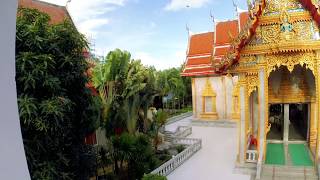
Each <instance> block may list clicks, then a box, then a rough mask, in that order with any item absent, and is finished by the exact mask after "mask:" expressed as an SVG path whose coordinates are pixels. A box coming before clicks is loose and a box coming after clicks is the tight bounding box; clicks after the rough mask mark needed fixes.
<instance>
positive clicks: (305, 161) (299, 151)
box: [288, 144, 313, 166]
mask: <svg viewBox="0 0 320 180" xmlns="http://www.w3.org/2000/svg"><path fill="white" fill-rule="evenodd" d="M288 149H289V154H290V157H291V161H292V165H294V166H312V165H313V163H312V160H311V158H310V154H309V152H308V149H307V148H306V146H305V145H304V144H289V146H288Z"/></svg>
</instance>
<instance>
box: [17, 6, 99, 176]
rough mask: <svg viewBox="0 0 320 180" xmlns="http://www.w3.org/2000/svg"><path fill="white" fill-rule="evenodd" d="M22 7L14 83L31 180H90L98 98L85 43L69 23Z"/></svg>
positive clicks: (93, 159)
mask: <svg viewBox="0 0 320 180" xmlns="http://www.w3.org/2000/svg"><path fill="white" fill-rule="evenodd" d="M49 20H50V18H49V16H48V15H47V14H44V13H41V12H39V11H37V10H31V9H20V10H19V16H18V18H17V32H16V83H17V93H18V94H17V95H18V106H19V113H20V123H21V128H22V136H23V141H24V147H25V152H26V157H27V162H28V166H29V170H30V173H31V177H32V179H48V180H51V179H54V180H55V179H88V178H89V177H90V175H92V172H94V166H95V154H94V151H93V149H92V147H90V146H87V145H85V144H84V137H85V136H86V135H87V134H88V133H91V132H93V131H94V130H95V129H96V127H97V126H98V125H99V118H100V108H99V106H100V100H99V99H98V98H95V97H93V96H91V94H90V91H89V90H88V89H87V88H86V87H85V84H86V83H87V82H88V78H87V77H86V76H85V72H86V70H87V68H88V64H87V62H86V60H85V58H84V56H83V50H84V49H85V48H86V47H87V42H86V40H85V38H84V36H83V35H81V34H79V33H78V31H77V30H76V28H75V27H74V25H73V24H72V23H70V22H69V21H65V22H63V23H61V24H56V25H54V24H49Z"/></svg>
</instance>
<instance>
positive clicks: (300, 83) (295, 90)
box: [268, 67, 315, 103]
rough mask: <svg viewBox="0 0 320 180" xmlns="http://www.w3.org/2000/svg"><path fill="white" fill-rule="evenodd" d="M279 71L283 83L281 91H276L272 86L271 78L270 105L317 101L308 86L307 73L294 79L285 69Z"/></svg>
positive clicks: (280, 87) (281, 83) (280, 86)
mask: <svg viewBox="0 0 320 180" xmlns="http://www.w3.org/2000/svg"><path fill="white" fill-rule="evenodd" d="M277 71H279V73H281V82H280V84H279V89H277V90H276V91H275V90H274V89H273V88H272V86H271V84H270V83H271V81H270V79H271V78H270V79H269V82H268V83H269V90H268V91H269V103H302V102H303V103H310V102H314V101H315V99H314V97H313V95H312V93H311V92H310V89H309V86H308V84H307V79H306V77H307V76H306V75H305V73H302V74H300V75H297V74H296V75H295V76H294V77H293V76H292V75H291V73H290V72H289V71H288V70H287V69H286V68H284V67H282V68H279V69H278V70H277ZM293 82H294V83H293Z"/></svg>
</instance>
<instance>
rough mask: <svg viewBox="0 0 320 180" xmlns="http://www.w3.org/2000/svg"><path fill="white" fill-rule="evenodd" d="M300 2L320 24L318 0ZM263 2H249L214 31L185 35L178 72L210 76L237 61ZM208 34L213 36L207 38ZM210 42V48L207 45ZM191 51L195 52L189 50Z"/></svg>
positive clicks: (256, 22)
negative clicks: (185, 49) (181, 66)
mask: <svg viewBox="0 0 320 180" xmlns="http://www.w3.org/2000/svg"><path fill="white" fill-rule="evenodd" d="M300 3H301V4H302V6H304V8H305V9H306V10H308V11H309V12H310V15H311V16H312V19H313V20H314V21H315V22H316V23H317V24H318V25H320V4H319V3H317V1H313V0H300ZM265 6H266V0H255V1H254V2H253V4H251V5H250V8H249V9H250V11H249V12H242V13H240V14H239V15H238V18H237V19H236V20H231V21H224V22H219V23H217V24H216V25H215V29H216V31H215V32H211V33H202V34H195V35H192V36H191V37H189V47H188V52H187V58H186V62H185V67H184V69H183V71H182V73H181V75H182V76H214V75H221V74H224V73H226V70H227V69H228V68H229V67H230V66H232V65H233V64H236V63H237V62H238V61H239V58H240V52H241V50H242V49H243V48H244V47H245V46H246V45H247V44H248V43H249V41H250V39H251V37H253V35H254V34H255V31H256V29H257V27H258V26H259V19H260V17H261V15H262V13H263V11H264V8H265ZM209 34H211V36H212V35H213V37H212V38H209V37H208V36H209ZM199 37H202V38H199ZM210 43H211V51H210V50H209V49H210V48H208V46H209V44H210ZM194 44H196V45H194ZM195 48H196V49H195ZM195 51H196V52H199V53H198V54H196V55H195V54H193V52H195ZM209 54H210V55H209Z"/></svg>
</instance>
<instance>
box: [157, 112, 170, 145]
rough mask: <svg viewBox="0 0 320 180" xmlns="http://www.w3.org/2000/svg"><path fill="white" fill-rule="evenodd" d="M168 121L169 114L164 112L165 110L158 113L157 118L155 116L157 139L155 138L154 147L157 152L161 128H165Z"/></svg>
mask: <svg viewBox="0 0 320 180" xmlns="http://www.w3.org/2000/svg"><path fill="white" fill-rule="evenodd" d="M167 119H168V114H167V112H165V111H163V110H161V109H160V110H159V111H158V112H157V113H156V116H155V121H154V122H155V138H154V146H155V149H156V151H157V150H158V145H159V138H158V135H159V131H160V128H161V127H163V126H164V125H165V124H166V122H167Z"/></svg>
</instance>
